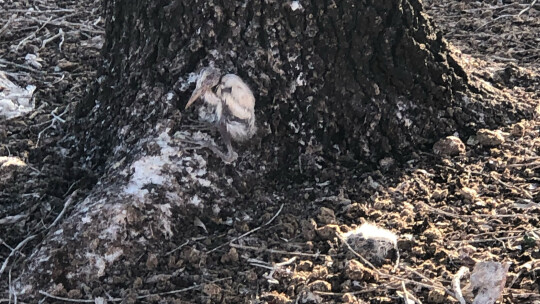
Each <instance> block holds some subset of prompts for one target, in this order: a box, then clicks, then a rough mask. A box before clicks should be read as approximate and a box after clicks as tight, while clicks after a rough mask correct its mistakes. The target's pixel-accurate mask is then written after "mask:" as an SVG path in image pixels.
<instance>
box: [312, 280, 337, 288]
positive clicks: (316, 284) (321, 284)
mask: <svg viewBox="0 0 540 304" xmlns="http://www.w3.org/2000/svg"><path fill="white" fill-rule="evenodd" d="M308 288H309V289H310V290H311V291H330V290H332V285H330V283H328V282H326V281H323V280H317V281H315V282H313V283H310V284H309V285H308Z"/></svg>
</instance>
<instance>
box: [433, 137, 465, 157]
mask: <svg viewBox="0 0 540 304" xmlns="http://www.w3.org/2000/svg"><path fill="white" fill-rule="evenodd" d="M433 153H435V154H437V155H442V156H457V155H460V154H465V144H464V143H463V141H461V139H459V137H456V136H448V137H446V138H443V139H441V140H439V141H438V142H436V143H435V144H434V145H433Z"/></svg>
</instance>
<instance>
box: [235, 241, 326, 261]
mask: <svg viewBox="0 0 540 304" xmlns="http://www.w3.org/2000/svg"><path fill="white" fill-rule="evenodd" d="M229 246H231V247H234V248H239V249H245V250H253V251H265V252H269V253H274V254H283V255H297V256H305V257H311V258H316V259H317V258H319V257H335V256H336V255H332V254H320V253H305V252H298V251H285V250H276V249H268V248H260V247H254V246H245V245H239V244H234V243H231V244H229Z"/></svg>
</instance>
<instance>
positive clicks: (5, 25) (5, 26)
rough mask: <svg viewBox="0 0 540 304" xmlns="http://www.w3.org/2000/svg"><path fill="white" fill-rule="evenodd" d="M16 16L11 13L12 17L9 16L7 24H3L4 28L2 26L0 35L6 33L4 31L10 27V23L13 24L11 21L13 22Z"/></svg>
mask: <svg viewBox="0 0 540 304" xmlns="http://www.w3.org/2000/svg"><path fill="white" fill-rule="evenodd" d="M16 16H17V15H15V14H13V15H11V17H9V19H8V21H7V22H6V24H4V26H2V28H0V37H2V35H4V32H5V31H6V30H7V29H8V27H9V25H10V24H11V22H13V20H14V19H15V17H16Z"/></svg>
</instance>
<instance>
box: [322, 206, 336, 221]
mask: <svg viewBox="0 0 540 304" xmlns="http://www.w3.org/2000/svg"><path fill="white" fill-rule="evenodd" d="M317 219H318V220H319V221H320V222H321V223H323V224H332V223H335V222H336V215H335V214H334V210H332V209H330V208H326V207H322V208H321V212H320V213H319V215H317Z"/></svg>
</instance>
